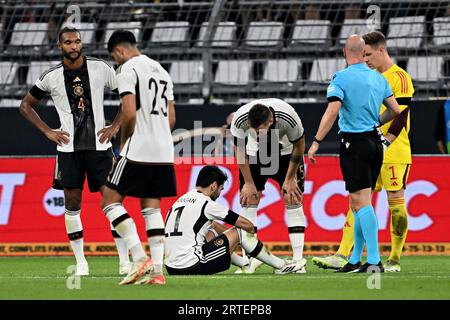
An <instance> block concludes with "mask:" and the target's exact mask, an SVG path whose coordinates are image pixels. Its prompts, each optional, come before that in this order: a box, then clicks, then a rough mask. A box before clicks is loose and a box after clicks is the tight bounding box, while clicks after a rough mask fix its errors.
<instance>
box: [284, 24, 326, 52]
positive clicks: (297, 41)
mask: <svg viewBox="0 0 450 320" xmlns="http://www.w3.org/2000/svg"><path fill="white" fill-rule="evenodd" d="M330 29H331V22H330V21H329V20H297V21H296V22H295V26H294V31H293V33H292V39H291V42H290V45H291V46H295V45H305V46H303V47H304V48H305V49H311V50H317V46H320V45H322V46H326V45H329V44H330V41H329V39H330Z"/></svg>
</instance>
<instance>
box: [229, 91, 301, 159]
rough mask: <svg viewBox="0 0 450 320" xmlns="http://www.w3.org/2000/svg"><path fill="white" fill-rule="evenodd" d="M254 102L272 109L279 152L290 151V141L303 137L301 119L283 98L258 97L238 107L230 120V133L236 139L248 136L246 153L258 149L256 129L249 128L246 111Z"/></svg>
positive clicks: (251, 152)
mask: <svg viewBox="0 0 450 320" xmlns="http://www.w3.org/2000/svg"><path fill="white" fill-rule="evenodd" d="M255 104H262V105H264V106H267V107H269V108H271V109H272V112H273V114H274V126H273V128H274V129H278V141H279V143H280V144H281V145H282V148H281V151H280V152H281V154H282V155H286V154H290V153H292V148H293V146H292V142H295V141H298V140H299V139H300V138H302V137H303V133H304V129H303V125H302V121H301V120H300V117H299V116H298V114H297V112H296V111H295V109H294V108H293V107H292V106H291V105H290V104H288V103H286V102H284V101H283V100H280V99H276V98H268V99H258V100H254V101H252V102H250V103H247V104H245V105H243V106H242V107H240V108H239V109H238V110H237V111H236V112H235V114H234V117H233V120H232V122H231V128H230V130H231V134H232V135H233V136H234V137H236V138H238V139H245V138H248V142H247V145H246V153H247V154H248V155H251V156H255V155H256V153H257V151H258V150H259V146H258V142H257V141H258V139H257V136H256V131H255V130H253V129H251V128H250V124H249V121H248V112H249V111H250V109H251V108H252V107H253V106H254V105H255Z"/></svg>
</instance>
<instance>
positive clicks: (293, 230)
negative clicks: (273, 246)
mask: <svg viewBox="0 0 450 320" xmlns="http://www.w3.org/2000/svg"><path fill="white" fill-rule="evenodd" d="M286 209H287V225H288V231H289V240H290V241H291V247H292V260H294V261H299V260H300V259H302V258H303V247H304V245H305V226H306V218H305V214H304V212H303V206H302V205H296V206H286Z"/></svg>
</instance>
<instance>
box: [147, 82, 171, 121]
mask: <svg viewBox="0 0 450 320" xmlns="http://www.w3.org/2000/svg"><path fill="white" fill-rule="evenodd" d="M159 83H160V84H162V85H163V86H164V87H163V89H162V93H161V99H163V100H164V102H165V105H166V110H165V111H164V109H163V108H161V112H162V114H163V115H164V117H167V104H168V101H167V97H166V90H167V81H164V80H159ZM152 87H153V88H154V89H155V95H154V98H153V102H152V112H150V114H156V115H159V110H158V109H156V103H157V99H158V83H157V82H156V80H155V79H154V78H150V81H149V82H148V89H149V90H150V91H152Z"/></svg>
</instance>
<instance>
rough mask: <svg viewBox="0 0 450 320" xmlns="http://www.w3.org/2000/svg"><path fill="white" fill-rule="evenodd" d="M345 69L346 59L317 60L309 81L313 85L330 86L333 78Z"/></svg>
mask: <svg viewBox="0 0 450 320" xmlns="http://www.w3.org/2000/svg"><path fill="white" fill-rule="evenodd" d="M344 68H345V59H343V58H336V59H317V60H314V62H313V65H312V69H311V74H310V75H309V81H310V82H311V83H312V84H328V83H329V81H330V79H331V77H332V76H333V75H334V74H335V73H336V72H337V71H339V70H342V69H344Z"/></svg>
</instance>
